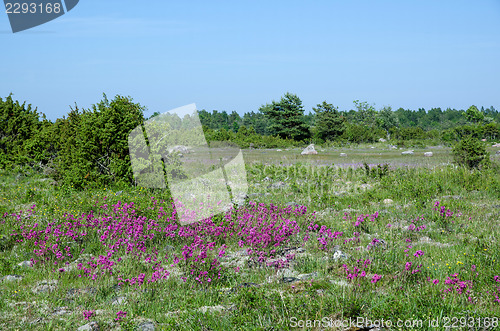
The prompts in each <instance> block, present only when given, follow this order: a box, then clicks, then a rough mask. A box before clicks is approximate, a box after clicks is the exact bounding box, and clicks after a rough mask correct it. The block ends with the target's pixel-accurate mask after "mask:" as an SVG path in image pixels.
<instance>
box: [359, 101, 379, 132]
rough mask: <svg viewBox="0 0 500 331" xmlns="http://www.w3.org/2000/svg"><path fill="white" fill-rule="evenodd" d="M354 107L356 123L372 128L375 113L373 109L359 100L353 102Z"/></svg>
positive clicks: (374, 122)
mask: <svg viewBox="0 0 500 331" xmlns="http://www.w3.org/2000/svg"><path fill="white" fill-rule="evenodd" d="M353 103H354V105H355V107H356V120H357V121H358V123H361V124H364V125H366V126H369V127H373V126H375V124H376V116H375V115H376V113H377V112H376V111H375V108H374V107H373V106H372V105H370V104H368V102H366V101H363V102H360V101H359V100H354V101H353Z"/></svg>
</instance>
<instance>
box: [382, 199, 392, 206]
mask: <svg viewBox="0 0 500 331" xmlns="http://www.w3.org/2000/svg"><path fill="white" fill-rule="evenodd" d="M393 202H394V201H393V200H392V199H384V204H386V205H391V204H392V203H393Z"/></svg>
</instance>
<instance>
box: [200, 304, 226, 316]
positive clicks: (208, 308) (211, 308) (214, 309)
mask: <svg viewBox="0 0 500 331" xmlns="http://www.w3.org/2000/svg"><path fill="white" fill-rule="evenodd" d="M224 310H226V307H224V306H221V305H217V306H203V307H200V308H198V311H199V312H201V313H203V314H205V313H207V312H210V313H216V312H217V313H220V312H221V311H224Z"/></svg>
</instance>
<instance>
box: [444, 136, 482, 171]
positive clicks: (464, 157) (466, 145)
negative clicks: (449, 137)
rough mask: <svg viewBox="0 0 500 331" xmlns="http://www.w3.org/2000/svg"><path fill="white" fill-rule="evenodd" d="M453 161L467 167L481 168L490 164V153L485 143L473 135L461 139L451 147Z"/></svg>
mask: <svg viewBox="0 0 500 331" xmlns="http://www.w3.org/2000/svg"><path fill="white" fill-rule="evenodd" d="M453 156H454V158H455V163H457V164H458V165H463V166H466V167H467V168H469V169H474V168H483V167H487V166H489V165H490V157H489V156H490V155H489V153H488V152H486V147H485V144H484V143H483V142H481V141H479V140H477V139H476V138H474V137H473V136H468V137H466V138H464V139H462V140H461V141H460V142H459V143H458V144H457V145H455V147H454V148H453Z"/></svg>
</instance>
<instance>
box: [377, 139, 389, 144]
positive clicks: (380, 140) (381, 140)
mask: <svg viewBox="0 0 500 331" xmlns="http://www.w3.org/2000/svg"><path fill="white" fill-rule="evenodd" d="M378 141H379V142H381V143H385V142H386V141H387V140H385V139H384V138H380V139H379V140H378Z"/></svg>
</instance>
